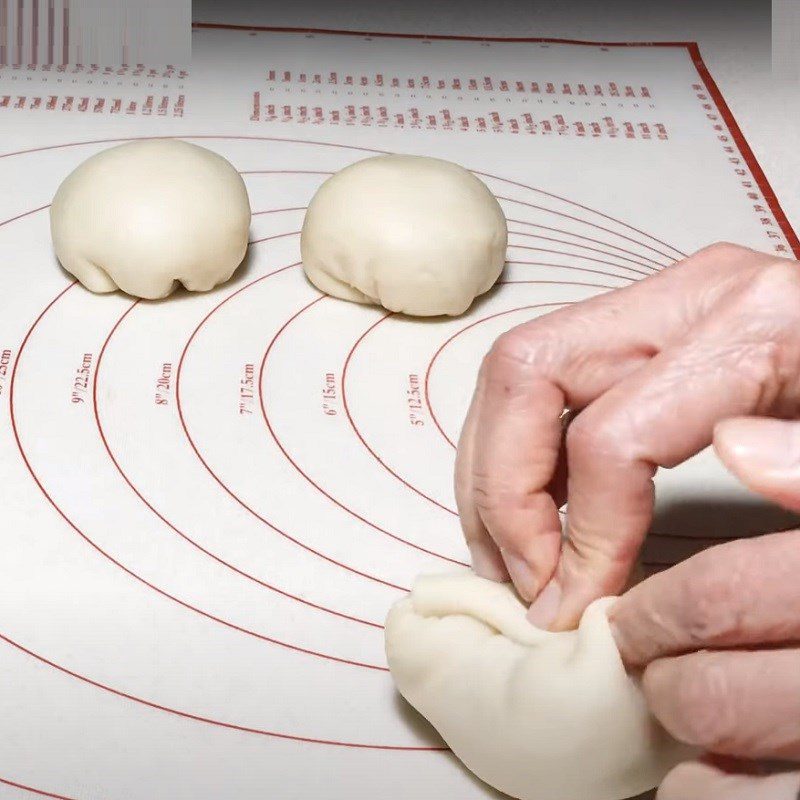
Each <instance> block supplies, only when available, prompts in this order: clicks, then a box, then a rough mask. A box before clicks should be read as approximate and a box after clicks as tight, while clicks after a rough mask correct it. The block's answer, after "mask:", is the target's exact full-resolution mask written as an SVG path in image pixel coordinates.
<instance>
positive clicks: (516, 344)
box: [486, 329, 536, 369]
mask: <svg viewBox="0 0 800 800" xmlns="http://www.w3.org/2000/svg"><path fill="white" fill-rule="evenodd" d="M535 351H536V344H535V339H531V338H529V337H527V336H523V335H522V334H521V333H520V332H519V331H517V330H516V329H515V330H511V331H508V332H506V333H504V334H502V335H500V336H498V338H497V339H495V341H494V344H492V347H491V349H490V350H489V352H488V354H487V356H486V364H487V367H489V368H490V369H491V368H498V367H508V366H511V367H519V366H523V365H527V364H530V363H531V362H532V361H533V359H534V353H535Z"/></svg>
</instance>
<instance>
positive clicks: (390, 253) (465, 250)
mask: <svg viewBox="0 0 800 800" xmlns="http://www.w3.org/2000/svg"><path fill="white" fill-rule="evenodd" d="M507 242H508V229H507V225H506V219H505V216H504V215H503V210H502V209H501V208H500V204H499V203H498V202H497V200H496V199H495V197H494V195H493V194H492V193H491V192H490V191H489V189H488V188H487V186H486V185H485V184H484V183H483V182H482V181H481V180H479V179H478V178H476V177H475V176H474V175H473V174H472V173H471V172H469V171H468V170H466V169H464V168H463V167H460V166H458V164H453V163H451V162H449V161H442V160H440V159H438V158H426V157H423V156H408V155H386V156H375V157H373V158H367V159H364V160H363V161H358V162H356V163H355V164H351V165H350V166H348V167H345V168H344V169H343V170H341V171H340V172H337V173H336V174H335V175H333V176H332V177H331V178H328V180H326V181H325V183H323V184H322V186H320V188H319V190H318V191H317V193H316V194H315V195H314V197H313V199H312V200H311V203H310V205H309V207H308V211H307V212H306V216H305V220H304V222H303V231H302V235H301V237H300V249H301V253H302V258H303V267H304V269H305V271H306V274H307V275H308V278H309V280H310V281H311V282H312V283H313V284H314V285H315V286H316V287H317V288H318V289H320V290H321V291H323V292H326V293H327V294H330V295H333V296H334V297H340V298H342V299H344V300H352V301H355V302H357V303H376V304H378V305H382V306H383V307H384V308H387V309H389V310H390V311H397V312H401V313H405V314H411V315H414V316H422V317H428V316H437V315H440V314H449V315H451V316H456V315H458V314H462V313H463V312H464V311H466V310H467V309H468V308H469V307H470V305H471V304H472V301H473V300H474V299H475V298H476V297H477V296H478V295H480V294H483V293H484V292H487V291H488V290H489V289H490V288H491V287H492V286H493V285H494V283H495V282H496V281H497V279H498V277H499V276H500V273H501V271H502V269H503V265H504V263H505V257H506V245H507Z"/></svg>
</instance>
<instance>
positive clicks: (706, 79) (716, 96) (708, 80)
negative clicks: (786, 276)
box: [687, 42, 800, 259]
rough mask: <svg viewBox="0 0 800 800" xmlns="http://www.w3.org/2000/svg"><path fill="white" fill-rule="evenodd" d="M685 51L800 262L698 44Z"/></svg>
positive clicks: (799, 245)
mask: <svg viewBox="0 0 800 800" xmlns="http://www.w3.org/2000/svg"><path fill="white" fill-rule="evenodd" d="M687 47H688V48H689V55H690V56H691V58H692V63H693V64H694V66H695V69H696V70H697V72H698V74H699V75H700V79H701V80H702V81H703V83H704V84H705V86H706V89H707V90H708V93H709V94H710V95H711V97H712V98H713V100H714V102H715V103H716V105H717V108H718V109H719V112H720V114H721V115H722V118H723V119H724V120H725V124H726V125H727V126H728V128H729V130H730V132H731V136H732V137H733V141H734V142H736V146H737V147H738V148H739V151H740V152H741V154H742V156H744V160H745V162H746V164H747V166H748V167H749V168H750V172H752V173H753V177H754V178H755V180H756V183H757V184H758V188H759V189H760V190H761V194H763V195H764V199H765V200H766V201H767V205H768V206H769V208H770V211H772V214H773V216H774V217H775V221H776V222H777V223H778V225H779V226H780V229H781V230H782V231H783V235H784V236H785V237H786V238H787V240H788V241H789V246H790V247H791V248H792V251H793V252H794V257H795V258H798V259H800V239H798V237H797V234H796V233H795V230H794V228H793V227H792V225H791V223H790V222H789V220H788V219H787V217H786V214H785V213H784V211H783V208H782V207H781V204H780V202H779V201H778V198H777V197H776V195H775V192H774V191H773V189H772V186H770V183H769V181H768V180H767V176H766V175H765V174H764V170H762V169H761V165H760V164H759V163H758V159H757V158H756V156H755V153H753V151H752V150H751V149H750V145H749V144H748V143H747V139H745V137H744V134H743V133H742V129H741V128H740V127H739V123H738V122H737V121H736V118H735V117H734V116H733V112H732V111H731V110H730V107H729V106H728V104H727V103H726V102H725V98H724V97H723V95H722V92H721V91H720V88H719V86H717V83H716V81H715V80H714V78H713V77H712V76H711V73H710V72H709V70H708V67H707V66H706V64H705V62H704V61H703V57H702V56H701V55H700V48H699V47H698V45H697V42H691V43H689V44H688V45H687Z"/></svg>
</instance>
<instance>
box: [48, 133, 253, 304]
mask: <svg viewBox="0 0 800 800" xmlns="http://www.w3.org/2000/svg"><path fill="white" fill-rule="evenodd" d="M249 226H250V201H249V200H248V197H247V189H246V188H245V185H244V182H243V181H242V178H241V176H240V175H239V173H238V172H237V171H236V169H235V168H234V167H233V165H232V164H230V163H229V162H228V161H226V160H225V159H224V158H223V157H222V156H220V155H218V154H217V153H214V152H212V151H211V150H207V149H206V148H205V147H198V146H197V145H194V144H190V143H188V142H183V141H180V140H178V139H152V140H145V141H137V142H130V143H128V144H123V145H119V146H117V147H111V148H109V149H108V150H103V151H102V152H100V153H97V154H96V155H93V156H92V157H91V158H89V159H87V160H86V161H84V162H83V163H82V164H81V165H80V166H78V167H77V168H76V169H75V170H74V171H73V172H71V173H70V174H69V175H68V176H67V177H66V178H65V179H64V181H63V183H62V184H61V186H59V188H58V191H57V192H56V196H55V198H54V199H53V204H52V206H51V207H50V232H51V234H52V237H53V246H54V248H55V252H56V255H57V256H58V260H59V261H60V262H61V264H62V266H63V267H64V269H66V270H67V272H70V273H71V274H72V275H74V276H75V277H76V278H77V279H78V280H79V281H80V282H81V283H82V284H83V285H84V286H85V287H86V288H87V289H90V290H91V291H93V292H113V291H116V290H117V289H122V291H124V292H127V293H128V294H131V295H134V296H136V297H145V298H150V299H155V298H160V297H166V296H167V295H168V294H170V293H171V292H172V291H173V289H174V288H175V287H176V286H177V285H178V283H180V284H183V286H185V287H186V288H187V289H190V290H192V291H198V292H202V291H207V290H208V289H212V288H213V287H214V286H216V285H217V284H220V283H223V282H224V281H226V280H228V278H230V276H231V275H232V274H233V272H234V270H235V269H236V267H238V266H239V264H240V263H241V261H242V259H243V258H244V255H245V252H246V250H247V234H248V228H249Z"/></svg>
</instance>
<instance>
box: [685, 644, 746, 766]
mask: <svg viewBox="0 0 800 800" xmlns="http://www.w3.org/2000/svg"><path fill="white" fill-rule="evenodd" d="M695 661H696V663H693V664H692V665H691V668H690V669H686V670H685V671H684V673H683V676H682V682H681V686H680V689H679V698H678V703H679V708H680V709H681V711H682V714H683V718H684V723H683V728H684V731H683V733H684V736H685V738H686V739H687V740H688V744H691V745H695V746H696V747H702V748H704V749H706V750H709V751H711V752H725V751H726V750H727V749H728V748H729V747H730V745H731V744H732V743H733V742H734V741H735V740H736V732H737V727H738V720H737V714H736V695H735V692H734V691H733V690H732V687H731V681H730V671H729V669H728V667H727V666H726V662H725V655H724V654H717V653H708V654H706V655H705V657H703V658H701V659H696V660H695Z"/></svg>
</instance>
